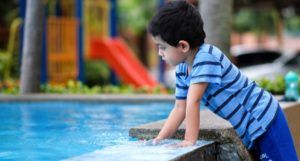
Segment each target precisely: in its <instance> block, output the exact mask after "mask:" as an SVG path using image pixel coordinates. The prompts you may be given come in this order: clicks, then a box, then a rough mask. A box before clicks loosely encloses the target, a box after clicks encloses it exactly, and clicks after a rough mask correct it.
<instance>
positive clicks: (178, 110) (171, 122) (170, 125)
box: [154, 100, 186, 142]
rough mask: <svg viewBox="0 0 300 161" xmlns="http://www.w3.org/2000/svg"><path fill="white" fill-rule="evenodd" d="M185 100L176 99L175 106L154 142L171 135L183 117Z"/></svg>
mask: <svg viewBox="0 0 300 161" xmlns="http://www.w3.org/2000/svg"><path fill="white" fill-rule="evenodd" d="M185 107H186V100H176V101H175V106H174V108H173V110H172V111H171V113H170V114H169V117H168V119H167V121H166V122H165V124H164V126H163V128H162V129H161V131H160V132H159V134H158V136H157V137H156V138H155V139H154V142H158V141H160V140H162V139H166V138H169V137H171V136H172V135H173V134H174V133H175V131H176V130H177V129H178V127H179V125H180V124H181V123H182V121H183V119H184V117H185V111H186V108H185Z"/></svg>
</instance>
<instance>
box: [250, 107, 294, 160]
mask: <svg viewBox="0 0 300 161" xmlns="http://www.w3.org/2000/svg"><path fill="white" fill-rule="evenodd" d="M250 152H251V154H252V155H253V157H254V158H255V160H261V161H298V159H297V154H296V151H295V146H294V143H293V139H292V135H291V133H290V130H289V127H288V125H287V121H286V119H285V116H284V113H283V111H282V109H281V108H279V109H278V111H277V115H276V118H274V120H273V122H272V124H271V125H270V127H269V129H268V130H267V132H266V133H265V134H263V135H262V136H261V137H259V138H258V139H257V140H255V141H254V144H253V147H252V149H251V150H250Z"/></svg>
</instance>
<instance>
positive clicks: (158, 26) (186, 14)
mask: <svg viewBox="0 0 300 161" xmlns="http://www.w3.org/2000/svg"><path fill="white" fill-rule="evenodd" d="M148 30H149V32H150V33H151V34H152V35H153V36H160V37H161V39H162V40H163V41H165V42H167V43H168V44H170V45H172V46H177V45H178V42H179V41H180V40H185V41H187V42H188V43H189V45H190V47H191V48H196V47H198V46H200V45H202V44H203V43H204V39H205V32H204V30H203V21H202V19H201V15H200V13H199V11H198V10H197V8H195V7H194V6H192V5H191V4H189V3H188V2H185V1H182V0H181V1H172V2H169V3H167V4H165V5H164V6H163V7H162V8H160V10H159V11H158V13H157V14H156V15H155V16H154V17H153V18H152V20H151V22H150V24H149V27H148Z"/></svg>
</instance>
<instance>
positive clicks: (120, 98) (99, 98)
mask: <svg viewBox="0 0 300 161" xmlns="http://www.w3.org/2000/svg"><path fill="white" fill-rule="evenodd" d="M174 98H175V97H174V96H173V95H167V94H155V95H152V94H97V95H82V94H29V95H0V102H12V101H14V102H24V101H25V102H31V101H35V102H42V101H80V102H119V103H124V102H128V103H143V102H170V103H171V102H173V101H174Z"/></svg>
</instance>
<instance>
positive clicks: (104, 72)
mask: <svg viewBox="0 0 300 161" xmlns="http://www.w3.org/2000/svg"><path fill="white" fill-rule="evenodd" d="M84 69H85V84H86V85H87V86H89V87H93V86H97V85H108V84H109V83H110V80H109V75H110V70H109V68H108V66H107V64H106V63H105V62H103V61H91V60H89V61H86V62H85V67H84Z"/></svg>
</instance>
